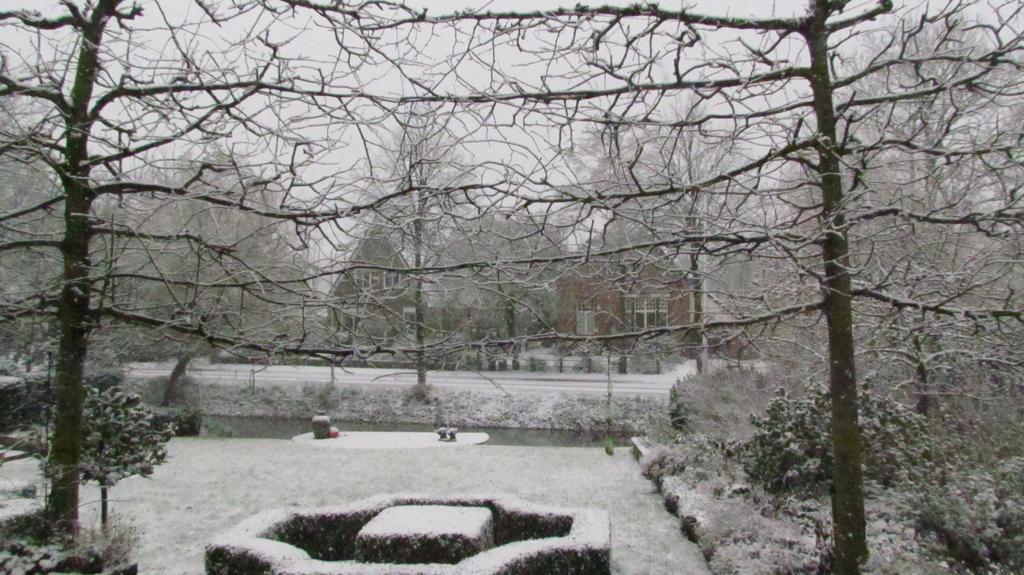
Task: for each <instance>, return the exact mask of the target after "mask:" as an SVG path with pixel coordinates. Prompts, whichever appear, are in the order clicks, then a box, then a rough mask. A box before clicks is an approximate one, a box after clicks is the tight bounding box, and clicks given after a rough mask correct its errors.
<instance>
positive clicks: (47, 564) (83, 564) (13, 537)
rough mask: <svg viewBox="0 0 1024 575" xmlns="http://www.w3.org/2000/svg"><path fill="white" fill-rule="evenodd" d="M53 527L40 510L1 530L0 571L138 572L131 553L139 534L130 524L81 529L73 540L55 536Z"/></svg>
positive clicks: (113, 574) (32, 574) (108, 574)
mask: <svg viewBox="0 0 1024 575" xmlns="http://www.w3.org/2000/svg"><path fill="white" fill-rule="evenodd" d="M50 526H51V525H50V523H49V522H48V521H47V520H46V519H45V518H44V517H43V516H42V514H41V513H40V514H32V515H29V516H25V518H24V521H22V522H20V523H19V524H18V526H17V528H13V529H7V530H5V531H4V532H2V533H0V573H12V574H13V573H18V574H25V575H42V574H47V573H100V572H102V573H104V574H105V575H130V574H132V573H136V567H135V566H134V565H132V564H131V556H132V553H133V551H134V548H135V546H136V545H137V543H138V533H137V531H136V530H135V529H134V528H133V527H132V526H131V525H130V524H122V523H116V524H114V525H112V526H110V527H108V528H107V529H103V530H92V529H82V530H81V531H79V533H78V535H77V536H76V538H75V539H73V540H64V539H61V538H57V537H54V535H53V533H51V530H50V529H49V528H50Z"/></svg>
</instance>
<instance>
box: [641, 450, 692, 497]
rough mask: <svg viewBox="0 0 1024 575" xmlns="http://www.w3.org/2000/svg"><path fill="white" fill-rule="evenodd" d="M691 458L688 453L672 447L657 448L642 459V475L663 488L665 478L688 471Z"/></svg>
mask: <svg viewBox="0 0 1024 575" xmlns="http://www.w3.org/2000/svg"><path fill="white" fill-rule="evenodd" d="M688 462H689V458H688V456H687V454H686V453H684V452H683V451H682V450H679V449H673V448H671V447H664V446H662V447H656V448H654V449H653V450H652V451H651V452H650V453H648V454H647V455H645V456H644V457H643V458H642V459H640V473H642V474H643V476H644V477H645V478H647V479H650V480H651V481H653V482H654V484H655V485H657V486H658V488H659V489H660V488H661V482H662V480H663V479H664V478H665V477H669V476H672V475H679V474H680V473H682V472H683V471H686V465H687V463H688Z"/></svg>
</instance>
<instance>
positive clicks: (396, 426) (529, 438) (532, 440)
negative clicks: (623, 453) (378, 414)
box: [203, 415, 631, 447]
mask: <svg viewBox="0 0 1024 575" xmlns="http://www.w3.org/2000/svg"><path fill="white" fill-rule="evenodd" d="M331 425H333V426H334V427H337V428H338V429H340V430H341V431H433V430H434V428H435V426H433V425H429V424H425V423H362V422H358V421H332V422H331ZM310 431H311V428H310V424H309V420H308V419H297V418H285V417H225V416H216V415H206V416H203V434H204V435H218V436H224V437H239V438H247V437H249V438H264V439H291V438H292V437H295V436H296V435H299V434H300V433H308V432H310ZM459 431H460V432H467V433H468V432H473V433H478V432H482V433H486V434H487V435H489V436H490V439H488V440H487V443H485V444H484V445H526V446H531V447H600V446H602V445H604V434H603V433H602V432H588V431H571V430H562V429H507V428H500V427H467V428H463V429H460V430H459ZM630 435H631V434H628V433H616V434H613V435H612V442H613V443H614V444H615V445H616V446H626V445H629V436H630Z"/></svg>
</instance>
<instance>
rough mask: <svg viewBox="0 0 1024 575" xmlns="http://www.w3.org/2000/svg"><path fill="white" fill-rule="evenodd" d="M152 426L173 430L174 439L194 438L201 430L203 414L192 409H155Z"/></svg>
mask: <svg viewBox="0 0 1024 575" xmlns="http://www.w3.org/2000/svg"><path fill="white" fill-rule="evenodd" d="M153 426H154V427H156V428H160V429H167V428H170V429H173V430H174V436H175V437H195V436H197V435H199V434H200V432H201V431H202V428H203V414H202V413H200V412H199V410H198V409H195V408H192V407H185V408H182V407H172V408H156V409H154V410H153Z"/></svg>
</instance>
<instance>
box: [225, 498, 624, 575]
mask: <svg viewBox="0 0 1024 575" xmlns="http://www.w3.org/2000/svg"><path fill="white" fill-rule="evenodd" d="M398 505H451V506H472V507H487V508H489V509H490V510H491V512H492V515H493V518H494V523H493V530H494V538H495V547H494V548H492V549H490V550H487V551H484V552H482V553H478V554H476V555H474V556H472V557H469V558H467V559H465V560H463V561H460V562H459V563H455V564H452V565H442V564H404V565H403V564H398V563H359V562H357V561H356V559H357V549H356V537H357V535H358V534H359V531H360V530H361V529H362V528H363V526H364V525H366V523H368V522H369V521H370V520H371V519H372V518H373V517H375V516H376V515H377V514H378V513H380V512H381V511H382V510H384V509H386V508H388V507H394V506H398ZM610 569H611V545H610V530H609V525H608V515H607V513H606V512H603V511H595V510H587V509H576V510H568V509H551V508H546V507H538V506H532V505H526V504H523V503H520V502H519V501H518V500H515V499H511V498H506V497H456V498H444V497H440V498H438V497H424V496H395V497H376V498H371V499H368V500H365V501H362V502H360V503H357V504H353V505H349V506H345V507H336V508H325V509H307V510H274V511H268V512H264V513H261V514H259V515H257V516H255V517H252V518H250V519H249V520H247V521H245V522H243V523H241V524H240V525H238V526H237V527H235V528H234V529H232V530H231V531H229V532H227V533H225V534H223V535H221V536H219V537H218V538H216V539H215V540H214V541H213V543H211V544H210V545H209V546H207V548H206V573H207V575H228V574H231V575H285V574H287V575H303V574H306V573H309V574H313V573H316V574H317V575H359V574H369V573H376V574H383V573H391V574H413V573H416V574H420V575H454V574H463V573H465V574H481V575H483V574H488V575H541V574H547V573H562V574H566V575H569V574H580V575H584V574H589V575H601V574H606V573H610V572H611V571H610Z"/></svg>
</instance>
